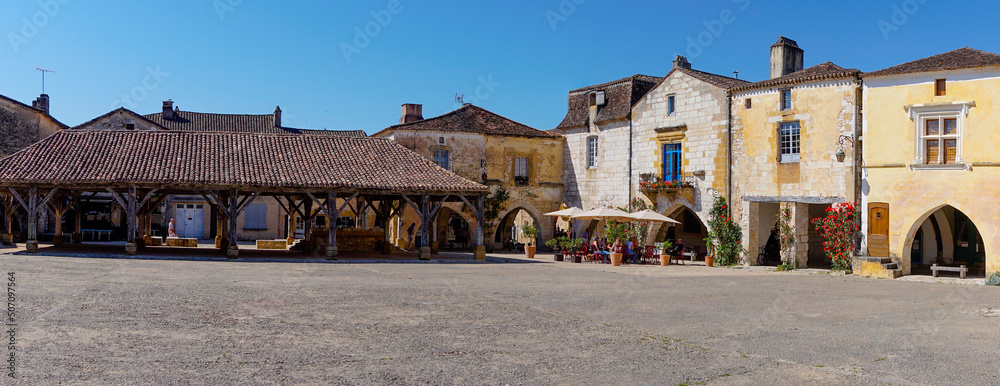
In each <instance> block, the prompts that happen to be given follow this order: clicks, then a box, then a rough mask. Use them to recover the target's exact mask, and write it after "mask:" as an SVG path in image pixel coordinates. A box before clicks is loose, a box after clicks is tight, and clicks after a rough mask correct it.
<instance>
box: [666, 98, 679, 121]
mask: <svg viewBox="0 0 1000 386" xmlns="http://www.w3.org/2000/svg"><path fill="white" fill-rule="evenodd" d="M675 114H677V94H670V95H667V116H672V115H675Z"/></svg>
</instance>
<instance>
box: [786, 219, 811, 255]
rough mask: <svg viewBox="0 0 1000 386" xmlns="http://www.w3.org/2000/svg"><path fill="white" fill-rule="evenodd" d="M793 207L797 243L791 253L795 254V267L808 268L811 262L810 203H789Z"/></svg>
mask: <svg viewBox="0 0 1000 386" xmlns="http://www.w3.org/2000/svg"><path fill="white" fill-rule="evenodd" d="M788 205H790V206H791V208H792V228H793V230H792V232H793V233H794V234H795V243H793V244H792V251H791V255H792V256H795V261H794V262H793V263H792V265H794V266H795V268H807V264H808V262H809V204H802V203H789V204H788Z"/></svg>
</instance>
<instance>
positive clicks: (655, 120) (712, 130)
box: [632, 71, 729, 241]
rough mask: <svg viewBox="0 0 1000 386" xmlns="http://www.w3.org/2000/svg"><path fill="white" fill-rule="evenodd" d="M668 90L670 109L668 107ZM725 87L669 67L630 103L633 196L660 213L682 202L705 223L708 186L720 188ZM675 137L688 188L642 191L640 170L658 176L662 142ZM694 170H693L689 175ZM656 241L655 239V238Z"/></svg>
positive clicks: (667, 212)
mask: <svg viewBox="0 0 1000 386" xmlns="http://www.w3.org/2000/svg"><path fill="white" fill-rule="evenodd" d="M671 95H672V96H674V98H675V99H674V100H675V111H674V114H670V113H669V110H668V97H669V96H671ZM728 113H729V111H728V100H727V96H726V90H725V89H722V88H719V87H716V86H714V85H712V84H709V83H706V82H704V81H701V80H698V79H696V78H693V77H691V76H689V75H687V74H685V73H683V72H681V71H673V72H671V73H670V74H668V75H667V77H666V79H665V80H664V82H663V83H661V84H660V85H659V86H657V87H656V88H654V89H653V90H652V91H650V92H649V93H648V94H646V96H645V97H644V98H643V99H642V100H641V101H640V102H639V103H637V104H636V105H635V107H634V108H633V109H632V117H633V121H634V123H633V133H634V140H633V141H634V154H635V155H634V157H633V172H632V191H633V196H635V197H641V198H644V199H645V200H646V201H647V202H650V203H655V204H656V206H657V209H658V210H659V212H660V213H663V214H665V215H670V214H671V213H673V212H674V211H675V209H676V208H677V207H678V206H685V207H687V208H689V209H691V211H692V212H694V213H695V214H697V215H698V217H699V218H700V219H701V221H702V224H703V225H704V224H707V223H708V219H709V214H708V212H709V211H710V210H711V208H712V201H713V200H714V195H713V193H712V192H713V191H718V192H725V189H726V173H727V170H726V130H727V128H728V118H729V117H728ZM667 143H680V144H681V150H682V162H681V172H682V174H683V175H684V176H689V177H691V178H693V180H694V186H695V187H694V190H693V194H662V193H661V194H656V193H648V194H644V192H641V191H640V189H639V184H640V180H641V179H640V176H641V175H642V174H654V175H656V176H658V177H660V178H662V177H663V176H662V175H663V159H662V158H663V156H662V146H663V145H664V144H667ZM695 174H698V175H695ZM657 241H659V240H657Z"/></svg>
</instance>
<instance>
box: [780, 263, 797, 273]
mask: <svg viewBox="0 0 1000 386" xmlns="http://www.w3.org/2000/svg"><path fill="white" fill-rule="evenodd" d="M793 269H795V267H792V265H791V264H788V263H781V265H779V266H778V269H777V271H778V272H784V271H791V270H793Z"/></svg>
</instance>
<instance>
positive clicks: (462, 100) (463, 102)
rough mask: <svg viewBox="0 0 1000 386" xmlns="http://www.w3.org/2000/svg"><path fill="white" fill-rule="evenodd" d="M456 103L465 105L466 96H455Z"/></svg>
mask: <svg viewBox="0 0 1000 386" xmlns="http://www.w3.org/2000/svg"><path fill="white" fill-rule="evenodd" d="M455 102H456V103H461V104H465V94H455Z"/></svg>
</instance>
